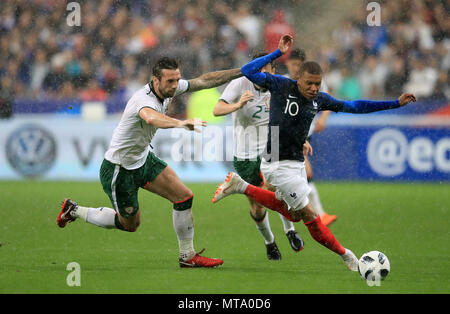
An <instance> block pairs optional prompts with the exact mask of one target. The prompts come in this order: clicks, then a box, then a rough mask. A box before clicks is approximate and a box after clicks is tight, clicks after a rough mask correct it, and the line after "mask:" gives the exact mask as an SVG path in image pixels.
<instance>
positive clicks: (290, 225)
mask: <svg viewBox="0 0 450 314" xmlns="http://www.w3.org/2000/svg"><path fill="white" fill-rule="evenodd" d="M278 215H280V219H281V222H282V223H283V229H284V233H288V232H289V231H291V230H295V228H294V223H293V222H292V221H290V220H288V219H287V218H286V217H284V216H283V215H281V214H280V213H279V214H278Z"/></svg>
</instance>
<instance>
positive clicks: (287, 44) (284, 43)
mask: <svg viewBox="0 0 450 314" xmlns="http://www.w3.org/2000/svg"><path fill="white" fill-rule="evenodd" d="M293 43H294V38H293V37H292V36H291V35H283V37H281V39H280V42H279V43H278V49H280V51H281V53H282V54H285V53H286V52H287V51H288V50H289V48H291V46H292V44H293Z"/></svg>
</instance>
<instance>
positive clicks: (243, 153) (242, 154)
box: [220, 77, 270, 159]
mask: <svg viewBox="0 0 450 314" xmlns="http://www.w3.org/2000/svg"><path fill="white" fill-rule="evenodd" d="M247 90H248V91H251V92H252V93H253V95H254V97H253V99H251V100H250V101H248V102H247V103H246V104H245V105H244V106H243V107H242V108H240V109H238V110H236V111H234V112H233V113H232V118H233V137H234V156H235V157H237V158H240V159H256V157H257V156H259V155H261V154H262V153H263V152H264V149H265V147H266V143H267V133H268V129H267V125H268V124H269V109H270V107H269V106H270V92H269V91H268V90H267V91H262V90H258V89H256V88H255V85H254V84H253V83H252V82H251V81H250V80H248V79H247V78H246V77H240V78H238V79H235V80H233V81H231V82H230V83H229V84H228V86H227V87H226V88H225V90H224V91H223V93H222V96H220V99H221V100H224V101H226V102H227V103H229V104H231V103H235V102H237V101H238V100H239V98H240V97H241V96H242V94H244V92H245V91H247Z"/></svg>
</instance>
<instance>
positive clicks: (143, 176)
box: [100, 152, 167, 218]
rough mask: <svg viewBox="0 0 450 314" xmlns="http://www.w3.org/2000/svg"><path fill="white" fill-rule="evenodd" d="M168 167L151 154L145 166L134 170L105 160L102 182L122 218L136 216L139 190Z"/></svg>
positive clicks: (104, 189) (101, 171)
mask: <svg viewBox="0 0 450 314" xmlns="http://www.w3.org/2000/svg"><path fill="white" fill-rule="evenodd" d="M166 167H167V164H166V163H165V162H164V161H163V160H161V159H159V158H158V157H156V156H155V154H153V153H152V152H150V153H149V154H148V156H147V160H146V161H145V164H144V165H143V166H142V167H140V168H138V169H134V170H127V169H125V168H123V167H121V166H120V165H116V164H113V163H111V162H109V161H108V160H106V159H104V160H103V163H102V166H101V168H100V182H101V183H102V186H103V191H105V193H106V194H107V195H108V197H109V199H110V200H111V203H112V205H113V208H114V210H115V211H116V212H118V213H119V215H121V216H122V217H125V218H128V217H130V216H134V215H135V214H136V213H137V212H138V210H139V203H138V190H139V188H144V187H145V186H146V185H148V184H149V183H150V182H152V181H153V180H155V178H156V177H157V176H158V175H159V174H160V173H161V172H162V171H163V170H164V169H165V168H166Z"/></svg>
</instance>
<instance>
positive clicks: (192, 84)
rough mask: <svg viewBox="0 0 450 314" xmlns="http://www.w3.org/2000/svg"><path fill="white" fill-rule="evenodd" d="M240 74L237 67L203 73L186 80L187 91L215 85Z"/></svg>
mask: <svg viewBox="0 0 450 314" xmlns="http://www.w3.org/2000/svg"><path fill="white" fill-rule="evenodd" d="M241 76H242V72H241V69H239V68H236V69H231V70H223V71H216V72H209V73H205V74H202V75H200V76H199V77H197V78H194V79H192V80H188V82H189V90H188V91H189V92H196V91H198V90H201V89H208V88H213V87H217V86H220V85H222V84H225V83H227V82H229V81H231V80H234V79H236V78H238V77H241Z"/></svg>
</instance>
